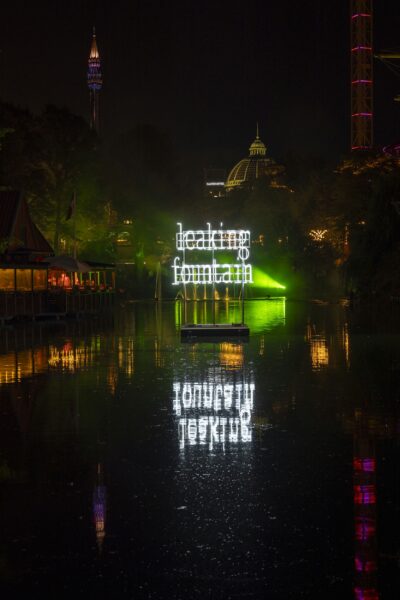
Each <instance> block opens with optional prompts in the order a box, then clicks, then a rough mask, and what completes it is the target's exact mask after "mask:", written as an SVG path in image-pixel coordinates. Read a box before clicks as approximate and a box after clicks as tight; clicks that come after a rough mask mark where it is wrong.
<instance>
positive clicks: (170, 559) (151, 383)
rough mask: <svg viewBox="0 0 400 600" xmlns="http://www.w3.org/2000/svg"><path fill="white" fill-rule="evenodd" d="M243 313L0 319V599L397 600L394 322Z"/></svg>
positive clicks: (289, 308) (397, 339)
mask: <svg viewBox="0 0 400 600" xmlns="http://www.w3.org/2000/svg"><path fill="white" fill-rule="evenodd" d="M204 310H205V309H204V305H203V304H202V303H197V304H196V305H195V306H193V305H192V306H191V307H190V311H191V314H190V315H189V317H188V318H189V319H190V320H191V321H196V320H197V321H200V322H201V321H202V319H203V318H204V316H205V315H204ZM227 313H229V310H228V309H227V308H226V306H225V305H224V304H222V303H221V304H220V305H219V309H218V318H219V319H220V320H221V321H223V320H224V319H225V318H227V319H228V318H232V319H233V320H235V317H234V316H232V313H229V314H227ZM246 313H247V314H246V321H247V322H248V324H249V325H250V327H251V330H252V332H251V336H250V338H249V341H248V342H238V341H235V340H233V341H232V340H231V341H225V342H223V341H219V342H215V343H205V342H202V343H193V344H192V343H181V342H180V338H179V332H178V329H177V327H178V325H179V322H180V321H181V320H182V318H183V317H182V315H181V309H180V305H179V304H177V305H175V304H174V303H172V302H171V303H165V304H162V305H159V306H155V305H154V304H153V303H148V304H139V303H137V304H127V305H126V306H125V307H124V308H122V309H121V310H120V311H119V312H118V313H117V314H116V315H115V317H113V318H112V317H109V318H105V319H98V320H95V321H80V322H67V323H53V324H44V323H43V324H36V325H26V326H18V327H16V328H12V329H11V328H10V329H2V330H1V331H0V409H1V413H0V415H1V416H0V491H1V499H0V503H1V504H0V515H1V516H0V519H1V520H0V589H1V591H2V592H3V596H2V597H4V598H7V599H8V598H14V597H17V596H18V594H19V595H21V594H24V595H29V597H30V598H32V597H33V598H36V597H37V598H71V599H72V598H78V597H79V598H81V597H85V598H88V599H89V598H95V597H96V598H155V599H157V598H171V599H185V600H190V599H192V598H216V599H225V598H226V599H228V598H233V599H235V598H245V599H261V598H268V599H271V600H275V599H285V600H286V599H288V598H295V599H297V598H343V599H346V598H355V599H356V600H377V599H378V598H379V599H382V600H384V599H392V598H393V599H398V598H399V597H400V583H399V565H400V554H399V550H400V549H399V546H400V541H399V538H400V535H399V533H400V482H399V470H398V464H399V459H400V456H399V440H400V415H399V406H400V400H399V397H400V323H399V318H398V315H396V314H392V313H390V312H387V310H385V311H384V310H382V311H375V314H373V313H371V314H367V315H360V314H359V313H355V312H352V311H350V310H349V309H348V308H345V307H342V306H340V305H334V306H328V305H326V306H325V305H316V304H297V303H290V302H288V303H285V301H284V300H283V299H277V300H274V301H271V300H270V301H253V302H249V303H248V306H247V308H246ZM377 313H378V314H377Z"/></svg>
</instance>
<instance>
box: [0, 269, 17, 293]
mask: <svg viewBox="0 0 400 600" xmlns="http://www.w3.org/2000/svg"><path fill="white" fill-rule="evenodd" d="M0 290H1V291H3V292H4V291H5V292H13V291H14V269H0Z"/></svg>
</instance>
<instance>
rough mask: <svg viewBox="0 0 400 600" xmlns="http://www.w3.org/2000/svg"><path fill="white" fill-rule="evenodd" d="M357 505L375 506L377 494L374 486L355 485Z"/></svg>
mask: <svg viewBox="0 0 400 600" xmlns="http://www.w3.org/2000/svg"><path fill="white" fill-rule="evenodd" d="M354 503H355V504H375V503H376V493H375V486H374V485H355V486H354Z"/></svg>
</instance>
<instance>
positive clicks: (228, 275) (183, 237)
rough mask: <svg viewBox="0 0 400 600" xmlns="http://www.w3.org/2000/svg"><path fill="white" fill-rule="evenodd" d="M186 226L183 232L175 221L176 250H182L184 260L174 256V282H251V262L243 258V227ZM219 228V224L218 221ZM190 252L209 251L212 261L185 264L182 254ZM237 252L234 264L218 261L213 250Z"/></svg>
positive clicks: (246, 235)
mask: <svg viewBox="0 0 400 600" xmlns="http://www.w3.org/2000/svg"><path fill="white" fill-rule="evenodd" d="M207 225H208V228H207V229H197V230H192V229H189V230H187V231H184V230H183V228H182V223H178V227H179V230H178V233H177V234H176V249H177V250H178V251H181V252H183V260H182V262H181V259H180V258H179V257H176V258H175V259H174V264H173V266H172V269H173V272H174V281H173V285H179V284H181V283H183V284H189V283H192V284H200V285H207V284H214V283H224V284H230V283H233V284H247V283H252V282H253V271H252V266H251V264H247V263H246V261H247V259H248V258H249V256H250V243H251V240H250V231H248V230H245V229H212V228H211V225H210V223H207ZM221 227H222V223H221ZM186 251H188V252H193V251H207V252H212V261H211V263H208V264H187V263H186V262H185V253H186ZM220 251H236V260H237V262H236V263H222V264H220V263H218V262H217V261H216V259H215V258H214V252H220Z"/></svg>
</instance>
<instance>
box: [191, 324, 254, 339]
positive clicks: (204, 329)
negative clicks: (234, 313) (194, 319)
mask: <svg viewBox="0 0 400 600" xmlns="http://www.w3.org/2000/svg"><path fill="white" fill-rule="evenodd" d="M249 334H250V329H249V327H248V325H245V324H244V323H218V324H215V325H214V324H212V323H204V324H201V325H195V324H193V323H191V324H187V325H182V326H181V337H182V338H189V337H191V338H195V337H196V338H197V337H201V338H221V337H230V338H235V337H248V336H249Z"/></svg>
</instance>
